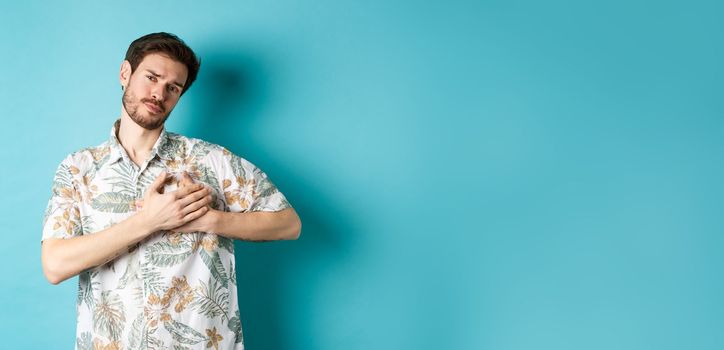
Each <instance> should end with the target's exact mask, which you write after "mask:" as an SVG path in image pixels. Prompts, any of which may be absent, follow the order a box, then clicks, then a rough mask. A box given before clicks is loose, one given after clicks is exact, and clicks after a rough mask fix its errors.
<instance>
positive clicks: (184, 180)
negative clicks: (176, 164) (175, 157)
mask: <svg viewBox="0 0 724 350" xmlns="http://www.w3.org/2000/svg"><path fill="white" fill-rule="evenodd" d="M181 184H182V185H183V186H187V185H193V184H194V179H192V178H191V176H190V175H189V173H188V172H186V171H184V172H183V173H181Z"/></svg>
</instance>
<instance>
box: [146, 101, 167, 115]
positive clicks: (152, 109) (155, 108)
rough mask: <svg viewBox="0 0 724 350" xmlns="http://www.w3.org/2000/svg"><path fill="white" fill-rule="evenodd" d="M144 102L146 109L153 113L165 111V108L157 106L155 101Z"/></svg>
mask: <svg viewBox="0 0 724 350" xmlns="http://www.w3.org/2000/svg"><path fill="white" fill-rule="evenodd" d="M143 104H144V105H145V106H146V109H148V111H149V112H151V113H153V114H159V113H161V112H163V110H162V109H161V108H159V107H158V106H156V105H155V104H153V103H149V102H144V103H143Z"/></svg>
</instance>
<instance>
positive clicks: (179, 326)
mask: <svg viewBox="0 0 724 350" xmlns="http://www.w3.org/2000/svg"><path fill="white" fill-rule="evenodd" d="M163 326H164V327H165V328H166V330H167V331H168V332H169V333H171V336H172V337H173V339H174V340H176V341H177V342H179V343H184V344H189V345H194V344H198V343H200V342H202V341H204V340H206V337H205V336H204V335H203V334H201V333H199V332H197V331H196V330H195V329H193V328H191V327H189V326H187V325H185V324H183V323H181V322H178V321H175V320H171V321H169V322H164V323H163Z"/></svg>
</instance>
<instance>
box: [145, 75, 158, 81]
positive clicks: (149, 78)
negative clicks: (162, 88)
mask: <svg viewBox="0 0 724 350" xmlns="http://www.w3.org/2000/svg"><path fill="white" fill-rule="evenodd" d="M146 78H148V80H150V81H153V82H155V81H156V77H154V76H153V75H147V76H146Z"/></svg>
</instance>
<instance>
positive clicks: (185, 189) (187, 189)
mask: <svg viewBox="0 0 724 350" xmlns="http://www.w3.org/2000/svg"><path fill="white" fill-rule="evenodd" d="M203 189H204V185H202V184H192V185H188V186H182V187H181V188H179V189H178V190H177V191H176V192H174V193H175V196H176V199H181V198H184V197H186V196H188V195H189V194H191V193H194V192H196V191H200V190H203Z"/></svg>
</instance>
